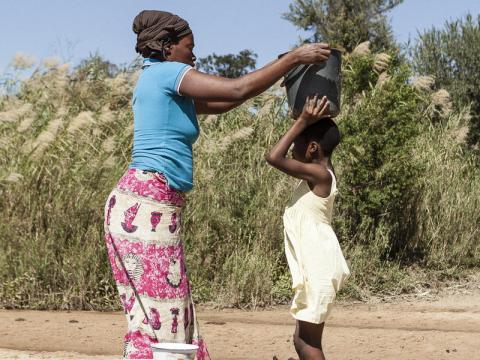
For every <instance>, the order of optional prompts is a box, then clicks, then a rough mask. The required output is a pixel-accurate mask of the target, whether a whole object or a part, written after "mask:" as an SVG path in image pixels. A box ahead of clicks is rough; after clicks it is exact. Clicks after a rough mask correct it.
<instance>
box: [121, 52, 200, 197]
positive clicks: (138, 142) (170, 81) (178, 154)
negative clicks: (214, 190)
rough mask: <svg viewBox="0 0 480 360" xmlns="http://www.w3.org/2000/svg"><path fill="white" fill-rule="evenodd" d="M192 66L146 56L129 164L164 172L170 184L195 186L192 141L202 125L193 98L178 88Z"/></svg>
mask: <svg viewBox="0 0 480 360" xmlns="http://www.w3.org/2000/svg"><path fill="white" fill-rule="evenodd" d="M190 69H191V66H189V65H186V64H183V63H179V62H171V61H164V62H161V61H159V60H156V59H145V60H144V63H143V71H142V73H141V75H140V77H139V79H138V81H137V84H136V86H135V90H134V92H133V102H132V103H133V117H134V133H133V152H132V162H131V164H130V168H134V169H140V170H150V171H152V170H153V171H157V172H160V173H162V174H163V175H164V176H165V177H166V179H167V181H168V185H169V186H171V187H173V188H175V189H177V190H180V191H189V190H191V189H192V187H193V158H192V145H193V143H194V142H195V141H196V140H197V138H198V134H199V127H198V122H197V116H196V113H195V105H194V103H193V100H192V99H191V98H187V97H184V96H182V95H180V93H179V92H178V88H179V87H180V82H181V80H182V78H183V76H184V75H185V73H186V72H187V71H188V70H190Z"/></svg>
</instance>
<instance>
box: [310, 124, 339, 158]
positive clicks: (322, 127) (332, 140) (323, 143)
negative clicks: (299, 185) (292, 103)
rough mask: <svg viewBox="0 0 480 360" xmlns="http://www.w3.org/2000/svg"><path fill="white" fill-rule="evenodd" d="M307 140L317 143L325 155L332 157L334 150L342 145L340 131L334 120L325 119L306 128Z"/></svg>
mask: <svg viewBox="0 0 480 360" xmlns="http://www.w3.org/2000/svg"><path fill="white" fill-rule="evenodd" d="M302 135H303V136H305V140H306V141H307V142H309V141H316V142H318V144H319V145H320V147H321V148H322V151H323V155H324V156H327V157H330V156H331V155H332V152H333V150H334V149H335V148H336V146H337V145H338V144H339V143H340V137H341V136H340V130H339V129H338V126H337V124H335V121H333V120H332V118H329V117H328V118H324V119H320V120H319V121H317V122H316V123H315V124H312V125H310V126H309V127H308V128H306V129H305V130H304V131H303V133H302Z"/></svg>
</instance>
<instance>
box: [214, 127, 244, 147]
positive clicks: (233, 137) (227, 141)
mask: <svg viewBox="0 0 480 360" xmlns="http://www.w3.org/2000/svg"><path fill="white" fill-rule="evenodd" d="M252 134H253V128H252V127H251V126H245V127H243V128H241V129H239V130H237V131H235V132H234V133H232V134H230V135H227V136H225V137H224V138H223V139H222V140H221V141H220V142H219V143H218V144H217V146H213V147H212V150H226V149H227V148H228V147H229V146H230V145H231V144H232V143H234V142H236V141H241V140H245V139H247V138H249V137H250V135H252Z"/></svg>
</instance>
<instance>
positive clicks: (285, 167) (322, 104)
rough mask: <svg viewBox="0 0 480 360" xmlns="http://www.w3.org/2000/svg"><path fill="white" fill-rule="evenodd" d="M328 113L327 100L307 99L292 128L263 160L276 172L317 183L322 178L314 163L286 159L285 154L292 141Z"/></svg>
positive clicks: (324, 98)
mask: <svg viewBox="0 0 480 360" xmlns="http://www.w3.org/2000/svg"><path fill="white" fill-rule="evenodd" d="M327 112H328V100H327V98H326V97H325V96H324V97H323V98H322V99H318V97H317V95H315V97H313V98H310V97H309V98H307V100H306V101H305V105H304V107H303V111H302V113H301V114H300V116H299V117H298V119H297V120H296V121H295V122H294V123H293V125H292V127H291V128H290V129H289V130H288V131H287V132H286V133H285V135H283V136H282V138H281V139H280V140H279V141H278V143H277V144H276V145H275V146H274V147H273V148H272V150H270V152H269V153H268V154H267V156H266V157H265V159H266V160H267V162H268V163H269V164H270V165H272V166H273V167H275V168H277V169H278V170H280V171H282V172H284V173H286V174H288V175H290V176H293V177H296V178H299V179H303V180H307V181H309V182H312V183H315V182H318V180H319V178H323V175H324V174H323V172H321V171H319V170H320V167H319V166H318V165H317V164H314V163H304V162H301V161H298V160H295V159H290V158H287V152H288V149H289V148H290V146H291V145H292V143H293V142H294V140H295V139H296V138H297V137H298V136H299V135H300V134H301V133H302V132H303V131H304V130H305V129H306V128H307V127H308V126H310V125H311V124H313V123H315V122H317V121H319V120H320V119H321V118H322V117H323V116H325V114H327Z"/></svg>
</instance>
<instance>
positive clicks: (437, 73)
mask: <svg viewBox="0 0 480 360" xmlns="http://www.w3.org/2000/svg"><path fill="white" fill-rule="evenodd" d="M479 52H480V15H477V17H476V18H475V17H473V16H472V15H467V16H466V17H465V19H459V20H455V21H450V22H447V23H446V24H445V26H444V28H443V29H436V28H432V29H430V30H428V31H425V32H424V33H423V34H421V35H420V36H419V39H418V41H417V42H416V44H415V46H414V47H413V49H412V55H413V63H414V66H415V70H416V71H417V72H419V73H420V74H423V75H431V76H433V77H434V79H435V83H436V84H437V86H440V87H443V88H445V89H447V90H448V91H449V92H450V93H451V94H452V97H453V100H454V103H455V104H456V106H457V108H458V109H460V108H462V107H463V106H466V105H471V118H470V121H469V123H468V124H467V126H468V127H469V132H468V143H469V145H470V146H472V147H474V148H477V150H478V147H479V146H480V97H479V94H480V76H479V73H480V58H479V56H478V53H479Z"/></svg>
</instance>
